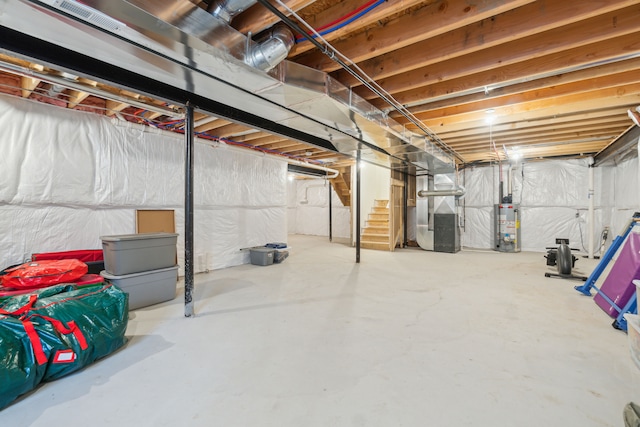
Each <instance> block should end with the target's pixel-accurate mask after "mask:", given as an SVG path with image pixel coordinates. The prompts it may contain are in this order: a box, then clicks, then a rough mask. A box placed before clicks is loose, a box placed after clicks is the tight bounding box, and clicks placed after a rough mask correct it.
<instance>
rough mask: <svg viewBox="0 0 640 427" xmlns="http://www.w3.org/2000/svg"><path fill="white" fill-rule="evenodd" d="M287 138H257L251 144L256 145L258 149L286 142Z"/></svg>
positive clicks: (271, 136) (273, 136)
mask: <svg viewBox="0 0 640 427" xmlns="http://www.w3.org/2000/svg"><path fill="white" fill-rule="evenodd" d="M284 140H285V138H283V137H281V136H278V135H269V136H265V137H262V138H257V139H255V140H253V141H251V142H250V144H251V145H255V146H256V147H262V146H264V145H267V144H273V143H275V142H281V141H284Z"/></svg>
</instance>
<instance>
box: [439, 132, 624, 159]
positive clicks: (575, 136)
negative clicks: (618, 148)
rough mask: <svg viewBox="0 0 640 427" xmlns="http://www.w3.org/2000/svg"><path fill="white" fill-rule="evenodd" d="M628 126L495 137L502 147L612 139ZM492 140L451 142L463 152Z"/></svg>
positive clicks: (487, 143) (484, 145)
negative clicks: (594, 130)
mask: <svg viewBox="0 0 640 427" xmlns="http://www.w3.org/2000/svg"><path fill="white" fill-rule="evenodd" d="M626 127H628V126H618V127H615V128H608V129H603V130H600V131H598V132H570V133H564V134H561V133H553V134H547V135H533V136H532V135H528V136H520V137H516V136H503V137H501V138H494V139H493V141H494V142H495V144H496V146H497V147H498V148H499V147H502V145H514V146H526V145H529V144H541V143H547V144H562V143H566V142H570V141H576V140H580V141H589V140H597V141H603V140H608V141H610V140H612V139H613V138H615V137H616V136H618V135H620V132H621V131H622V130H624V129H625V128H626ZM490 145H491V144H490V141H489V138H487V139H486V140H484V141H471V142H465V143H451V146H452V147H453V148H454V149H455V150H456V151H458V152H460V153H463V152H464V151H465V150H468V149H472V148H478V147H485V148H486V147H489V146H490Z"/></svg>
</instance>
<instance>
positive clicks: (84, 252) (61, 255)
mask: <svg viewBox="0 0 640 427" xmlns="http://www.w3.org/2000/svg"><path fill="white" fill-rule="evenodd" d="M45 259H78V260H80V261H82V262H96V261H102V260H104V255H103V253H102V249H80V250H76V251H64V252H43V253H39V254H31V261H43V260H45Z"/></svg>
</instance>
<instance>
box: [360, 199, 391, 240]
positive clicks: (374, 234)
mask: <svg viewBox="0 0 640 427" xmlns="http://www.w3.org/2000/svg"><path fill="white" fill-rule="evenodd" d="M388 206H389V201H388V200H376V201H374V205H373V208H371V212H370V213H369V216H368V219H367V222H366V226H365V227H364V228H363V229H362V234H361V235H360V247H361V248H364V249H378V250H381V251H389V250H391V249H390V247H389V240H390V238H389V207H388Z"/></svg>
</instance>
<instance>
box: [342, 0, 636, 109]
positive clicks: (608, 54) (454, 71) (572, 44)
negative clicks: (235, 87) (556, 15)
mask: <svg viewBox="0 0 640 427" xmlns="http://www.w3.org/2000/svg"><path fill="white" fill-rule="evenodd" d="M631 9H633V11H634V12H633V13H632V12H631V10H630V8H627V9H625V14H620V15H616V14H614V13H611V14H607V15H604V16H602V17H596V18H592V19H589V20H586V21H581V22H578V23H576V24H572V25H569V26H567V27H566V28H558V29H554V30H551V31H547V32H544V33H542V34H536V35H533V36H529V37H526V38H524V39H520V40H516V41H513V42H509V43H504V44H502V45H499V46H494V47H492V48H490V49H485V50H481V51H477V52H474V53H471V54H469V55H465V56H463V57H457V58H453V59H449V60H446V61H442V62H438V63H436V64H432V65H429V66H427V67H422V68H417V69H415V70H412V71H410V72H407V73H404V74H401V75H397V76H393V77H390V78H388V79H382V80H380V81H378V83H379V84H380V86H382V87H383V88H384V89H385V90H386V91H387V92H389V93H391V94H392V95H393V96H394V98H395V99H396V100H397V101H398V102H400V103H401V104H412V103H415V102H424V100H425V99H428V98H429V97H428V96H424V95H425V94H426V93H425V92H427V90H429V88H428V86H429V85H431V84H434V83H439V82H444V81H448V80H452V79H456V78H458V77H463V76H465V78H466V76H469V75H473V74H476V73H483V74H484V75H487V71H489V70H496V69H500V70H504V69H505V67H507V66H509V65H516V64H523V63H524V62H528V63H535V64H536V65H537V67H538V68H544V69H545V71H537V70H535V68H534V69H529V70H528V71H527V75H528V76H531V75H535V74H543V73H545V72H553V71H557V70H560V69H563V68H573V67H576V66H578V65H579V64H589V63H594V62H596V61H598V60H605V59H608V58H612V57H616V56H625V57H627V55H629V54H630V53H632V52H634V51H636V52H638V51H640V46H638V43H637V40H638V26H637V22H638V19H640V5H638V6H636V7H634V8H631ZM605 17H606V19H605ZM596 23H597V24H596ZM614 23H615V24H614ZM578 34H579V36H577V35H578ZM541 46H544V48H541ZM596 58H597V59H596ZM569 59H571V60H569ZM552 64H553V65H552ZM562 64H566V65H564V66H562ZM514 68H515V67H514ZM494 81H495V80H491V79H488V78H484V79H483V80H482V84H481V86H480V87H486V86H489V85H487V82H494ZM498 81H504V75H503V76H502V78H499V79H498ZM425 87H426V88H425ZM423 88H424V89H423ZM475 88H477V86H476V87H475ZM449 89H453V90H456V91H460V90H461V88H458V87H455V86H453V87H452V86H449ZM407 91H411V92H410V94H411V96H407ZM429 91H430V90H429ZM355 92H356V93H357V94H358V95H360V96H362V97H363V98H365V99H373V98H375V97H376V95H374V94H372V93H371V92H370V91H369V90H368V89H366V88H364V87H363V88H358V89H356V90H355ZM446 93H451V92H446ZM374 105H376V103H374Z"/></svg>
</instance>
